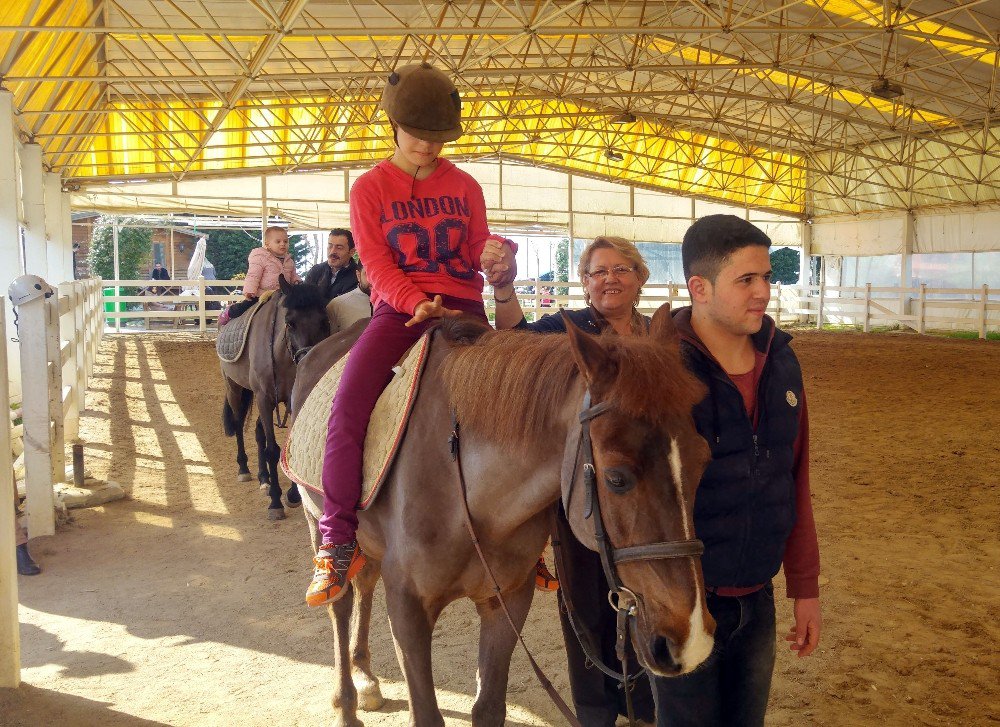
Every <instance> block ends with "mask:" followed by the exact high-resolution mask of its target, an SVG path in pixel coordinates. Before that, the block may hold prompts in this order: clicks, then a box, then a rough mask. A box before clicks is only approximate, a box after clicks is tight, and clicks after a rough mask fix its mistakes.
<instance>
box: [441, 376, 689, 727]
mask: <svg viewBox="0 0 1000 727" xmlns="http://www.w3.org/2000/svg"><path fill="white" fill-rule="evenodd" d="M610 408H611V404H610V403H609V402H606V401H605V402H600V403H598V404H593V405H592V404H591V396H590V389H587V390H586V392H585V393H584V397H583V409H582V410H581V411H580V415H579V421H580V440H579V441H580V444H579V449H578V450H577V457H576V463H577V464H579V462H580V459H581V455H582V456H583V460H584V461H583V475H584V477H583V479H584V484H585V487H586V496H587V509H586V512H585V513H584V514H585V517H586V518H590V517H591V516H593V519H594V535H595V538H596V540H597V545H598V553H599V554H600V556H601V565H602V567H603V569H604V575H605V578H607V581H608V585H609V586H610V587H611V591H610V592H609V593H608V602H609V603H610V604H611V607H612V608H613V609H614V610H615V611H616V612H617V614H618V623H617V637H616V640H615V655H616V656H617V657H618V660H619V661H621V663H622V672H621V673H620V674H618V673H616V672H615V671H613V670H612V669H610V668H609V667H607V666H605V665H604V664H603V662H601V660H600V659H599V658H597V657H596V655H595V654H594V653H593V650H592V649H590V648H589V646H588V643H587V642H586V640H585V638H584V637H583V635H582V633H581V632H580V630H579V628H578V627H577V624H576V622H575V621H574V620H573V616H572V613H570V623H571V624H572V625H573V631H574V633H575V634H576V637H577V640H578V641H579V642H580V646H581V648H582V649H583V650H584V653H585V654H586V656H587V659H588V661H590V662H591V663H593V664H594V665H595V666H598V667H599V668H600V669H601V671H603V672H604V673H605V674H608V675H609V676H611V677H613V678H616V679H618V680H619V681H621V682H622V683H623V685H624V688H625V704H626V708H627V710H628V719H629V724H630V725H632V726H633V727H634V726H635V724H636V722H635V715H634V714H633V710H632V696H631V688H632V686H633V685H634V683H635V680H636V679H637V678H638V677H639V676H640V675H641V674H642V673H643V670H640V671H639V672H637V673H636V674H634V675H631V676H630V675H629V673H628V661H627V658H626V654H625V644H626V643H627V640H628V623H629V619H630V618H635V615H636V612H637V608H638V605H639V603H640V602H641V598H642V596H641V594H636V593H634V592H633V591H631V590H629V589H628V588H625V586H623V585H622V582H621V580H620V579H619V578H618V572H617V570H616V569H615V566H616V565H618V564H620V563H629V562H632V561H641V560H659V559H664V558H694V557H697V556H699V555H701V554H702V553H704V552H705V546H704V544H703V543H702V542H701V541H700V540H698V539H697V538H691V539H688V540H668V541H664V542H660V543H650V544H648V545H634V546H629V547H625V548H615V547H614V546H612V545H611V543H610V542H609V541H608V538H607V533H606V532H605V530H604V521H603V519H602V517H601V503H600V500H599V498H598V497H597V469H596V467H595V466H594V446H593V442H592V441H591V438H590V422H591V421H593V420H594V419H596V418H597V417H599V416H600V415H601V414H604V413H605V412H606V411H608V410H609V409H610ZM460 442H461V438H460V437H459V425H458V418H457V416H456V415H455V414H454V412H453V413H452V431H451V436H450V437H449V439H448V443H449V448H450V449H451V457H452V459H453V460H454V461H455V463H456V465H457V468H458V487H459V492H460V495H461V497H460V502H461V503H462V514H463V515H464V516H465V527H466V529H467V530H468V531H469V536H470V537H471V538H472V544H473V546H474V547H475V549H476V553H477V554H478V555H479V560H480V561H481V562H482V564H483V568H484V569H485V570H486V574H487V575H488V576H489V578H490V581H491V582H492V584H493V591H494V595H495V597H496V599H497V601H498V603H499V604H500V608H501V610H502V611H503V613H504V615H505V616H506V618H507V622H508V623H509V624H510V627H511V629H512V630H513V631H514V634H515V636H516V637H517V639H518V641H519V642H520V644H521V647H522V648H523V649H524V651H525V653H526V654H527V657H528V662H529V663H530V664H531V667H532V670H533V671H534V672H535V676H536V677H537V678H538V680H539V682H540V683H541V685H542V687H543V688H544V689H545V691H546V692H547V693H548V695H549V697H550V698H551V699H552V701H553V703H555V705H556V707H557V708H558V709H559V711H560V712H562V714H563V716H564V717H566V720H567V721H568V722H569V723H570V724H571V725H574V727H579V726H580V722H579V721H578V720H577V719H576V716H575V715H574V714H573V712H572V710H571V709H570V708H569V706H568V705H567V704H566V703H565V701H563V699H562V698H561V697H560V696H559V693H558V692H557V691H556V690H555V688H554V687H553V685H552V683H551V682H550V681H549V679H548V678H547V677H546V676H545V674H544V673H543V672H542V670H541V668H540V667H539V666H538V664H537V662H536V661H535V659H534V657H532V655H531V652H530V651H529V650H528V647H527V645H526V644H525V643H524V639H523V638H522V637H521V633H520V631H519V630H518V628H517V626H516V625H515V624H514V620H513V617H512V616H511V614H510V611H509V610H508V609H507V604H506V602H505V601H504V598H503V594H502V593H501V588H500V584H499V582H498V581H497V579H496V576H495V575H494V573H493V569H492V568H491V567H490V564H489V562H488V561H487V560H486V554H485V553H484V552H483V549H482V545H481V544H480V541H479V537H478V535H476V529H475V527H474V526H473V524H472V513H471V512H470V511H469V501H468V494H467V488H466V485H465V473H464V472H463V471H462V457H461V445H460ZM573 480H574V481H575V480H576V467H575V465H574V469H573ZM554 535H555V533H554V532H553V536H554ZM556 544H557V543H556V541H555V539H553V545H556ZM557 553H558V549H557ZM563 602H564V604H565V605H566V606H567V611H568V612H571V611H572V607H571V605H570V602H569V599H567V598H565V593H563Z"/></svg>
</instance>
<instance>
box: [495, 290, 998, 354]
mask: <svg viewBox="0 0 1000 727" xmlns="http://www.w3.org/2000/svg"><path fill="white" fill-rule="evenodd" d="M515 286H516V287H517V288H518V291H519V293H518V300H519V302H520V303H521V308H522V310H523V311H524V313H525V315H526V316H527V317H528V319H529V320H532V318H533V317H536V318H537V317H539V316H542V315H545V314H547V313H555V312H556V311H557V310H558V309H559V308H570V309H573V308H582V307H583V306H584V305H585V303H584V299H583V286H582V284H581V283H580V282H559V281H549V280H531V279H525V280H518V281H517V282H516V283H515ZM559 289H566V290H568V293H567V294H566V295H556V294H555V291H557V290H559ZM642 290H643V292H642V299H641V301H640V302H639V309H640V310H641V311H643V312H644V313H650V312H652V311H653V310H655V309H656V308H658V307H660V306H661V305H662V304H663V303H670V305H671V307H673V308H676V307H678V306H682V305H689V304H690V302H691V298H690V296H689V295H688V291H687V287H686V286H685V285H683V284H680V283H657V284H647V285H645V286H643V289H642ZM524 291H530V292H527V293H526V292H524ZM486 300H487V304H488V305H489V306H491V307H492V305H493V302H492V296H489V295H487V296H486ZM768 314H769V315H770V316H771V317H772V318H774V319H775V320H776V321H777V323H778V325H789V324H791V323H799V324H811V325H815V326H816V327H817V328H821V327H822V326H823V325H824V324H845V325H855V326H858V327H860V328H861V329H862V330H863V331H865V332H866V333H867V332H869V331H871V329H872V328H873V327H884V326H894V325H897V324H902V325H905V326H907V327H909V328H912V329H913V330H915V331H917V332H918V333H924V332H925V331H926V330H928V329H930V330H940V329H957V330H970V331H975V332H976V333H977V334H978V336H979V338H983V339H985V338H986V334H987V333H988V332H989V331H995V330H998V329H1000V289H996V290H992V291H991V290H990V288H989V287H988V286H986V285H984V286H982V287H981V288H930V287H927V286H926V285H920V286H918V287H915V288H899V287H874V286H872V285H870V284H869V285H865V286H863V287H846V286H826V285H807V286H800V285H781V284H780V283H779V284H775V285H774V286H772V289H771V302H770V303H769V305H768Z"/></svg>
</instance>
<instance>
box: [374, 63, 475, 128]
mask: <svg viewBox="0 0 1000 727" xmlns="http://www.w3.org/2000/svg"><path fill="white" fill-rule="evenodd" d="M382 109H383V110H384V111H385V113H386V115H387V116H388V117H389V121H391V122H392V123H393V125H394V126H398V127H399V128H401V129H402V130H403V131H405V132H406V133H407V134H409V135H410V136H415V137H416V138H418V139H422V140H423V141H434V142H446V141H455V140H456V139H458V138H459V137H460V136H462V134H463V130H462V97H461V96H459V94H458V89H457V88H455V84H454V83H452V82H451V79H450V78H448V76H447V75H445V74H444V73H442V72H441V71H439V70H438V69H436V68H434V67H433V66H432V65H431V64H430V63H427V62H424V63H417V64H415V65H412V66H403V67H402V68H399V69H397V70H395V71H393V72H392V73H390V74H389V78H388V80H387V82H386V85H385V90H384V91H383V92H382Z"/></svg>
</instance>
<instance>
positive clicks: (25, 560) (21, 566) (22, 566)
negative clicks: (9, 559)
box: [17, 543, 42, 576]
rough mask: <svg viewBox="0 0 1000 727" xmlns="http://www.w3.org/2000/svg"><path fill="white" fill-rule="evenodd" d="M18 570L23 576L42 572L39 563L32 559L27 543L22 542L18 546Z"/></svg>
mask: <svg viewBox="0 0 1000 727" xmlns="http://www.w3.org/2000/svg"><path fill="white" fill-rule="evenodd" d="M17 572H18V574H19V575H22V576H37V575H38V574H39V573H41V572H42V569H41V568H39V567H38V563H36V562H35V561H34V560H32V559H31V553H29V552H28V544H27V543H21V545H19V546H17Z"/></svg>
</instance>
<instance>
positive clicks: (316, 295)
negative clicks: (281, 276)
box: [281, 283, 326, 310]
mask: <svg viewBox="0 0 1000 727" xmlns="http://www.w3.org/2000/svg"><path fill="white" fill-rule="evenodd" d="M281 305H283V306H284V307H285V308H287V309H288V310H309V309H311V308H325V307H326V299H325V298H324V297H323V292H322V291H321V290H320V289H319V286H318V285H313V284H311V283H299V284H298V285H293V286H291V287H290V289H289V290H288V292H287V293H285V294H284V295H283V296H282V297H281Z"/></svg>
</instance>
